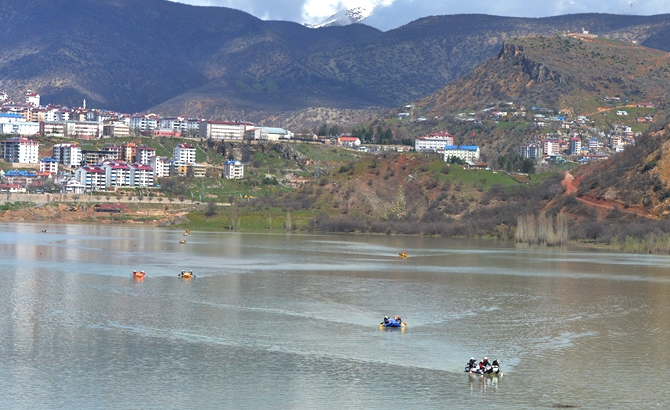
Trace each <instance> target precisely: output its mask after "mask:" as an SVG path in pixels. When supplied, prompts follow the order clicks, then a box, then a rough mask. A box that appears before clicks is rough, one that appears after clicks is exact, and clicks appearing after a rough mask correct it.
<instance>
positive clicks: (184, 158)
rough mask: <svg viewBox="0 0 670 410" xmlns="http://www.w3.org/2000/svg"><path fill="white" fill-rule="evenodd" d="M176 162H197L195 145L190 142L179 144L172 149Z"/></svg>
mask: <svg viewBox="0 0 670 410" xmlns="http://www.w3.org/2000/svg"><path fill="white" fill-rule="evenodd" d="M172 157H173V159H174V162H179V163H182V164H193V163H194V162H195V147H194V146H192V145H190V144H177V146H175V147H174V149H173V150H172Z"/></svg>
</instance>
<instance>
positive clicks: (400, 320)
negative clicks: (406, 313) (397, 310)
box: [395, 316, 402, 324]
mask: <svg viewBox="0 0 670 410" xmlns="http://www.w3.org/2000/svg"><path fill="white" fill-rule="evenodd" d="M395 320H396V322H398V324H401V323H402V319H400V316H396V317H395Z"/></svg>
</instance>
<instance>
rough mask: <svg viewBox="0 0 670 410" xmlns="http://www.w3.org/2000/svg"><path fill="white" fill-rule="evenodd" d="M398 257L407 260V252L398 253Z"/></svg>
mask: <svg viewBox="0 0 670 410" xmlns="http://www.w3.org/2000/svg"><path fill="white" fill-rule="evenodd" d="M398 256H400V257H401V258H407V257H408V256H409V255H407V252H399V253H398Z"/></svg>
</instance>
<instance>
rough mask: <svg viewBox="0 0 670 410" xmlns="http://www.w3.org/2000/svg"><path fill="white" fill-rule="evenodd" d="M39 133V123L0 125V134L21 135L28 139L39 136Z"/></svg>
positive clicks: (5, 123)
mask: <svg viewBox="0 0 670 410" xmlns="http://www.w3.org/2000/svg"><path fill="white" fill-rule="evenodd" d="M39 133H40V123H39V122H27V121H24V122H21V121H17V122H4V123H0V134H7V135H22V136H25V137H29V136H32V135H39ZM36 163H37V162H36Z"/></svg>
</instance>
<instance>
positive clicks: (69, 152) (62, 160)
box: [53, 144, 82, 168]
mask: <svg viewBox="0 0 670 410" xmlns="http://www.w3.org/2000/svg"><path fill="white" fill-rule="evenodd" d="M53 158H54V159H55V160H56V161H58V163H59V164H62V165H64V166H66V167H70V168H73V167H79V166H81V159H82V155H81V147H79V146H77V144H55V145H54V147H53Z"/></svg>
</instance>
